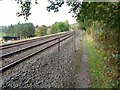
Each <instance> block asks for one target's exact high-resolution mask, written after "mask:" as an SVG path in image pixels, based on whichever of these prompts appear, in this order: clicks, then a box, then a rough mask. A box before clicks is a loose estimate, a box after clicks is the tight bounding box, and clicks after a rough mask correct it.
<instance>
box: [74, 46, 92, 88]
mask: <svg viewBox="0 0 120 90" xmlns="http://www.w3.org/2000/svg"><path fill="white" fill-rule="evenodd" d="M74 79H75V85H74V87H75V88H89V87H90V77H89V68H88V61H87V55H86V49H85V47H84V45H83V50H82V58H81V62H80V73H79V74H77V75H76V76H75V77H74Z"/></svg>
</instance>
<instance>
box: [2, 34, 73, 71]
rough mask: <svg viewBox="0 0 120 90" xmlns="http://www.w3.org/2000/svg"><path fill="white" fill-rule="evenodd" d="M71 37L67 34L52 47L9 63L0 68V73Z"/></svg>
mask: <svg viewBox="0 0 120 90" xmlns="http://www.w3.org/2000/svg"><path fill="white" fill-rule="evenodd" d="M71 36H73V34H69V35H68V36H67V37H66V38H64V39H62V40H58V41H57V42H55V43H54V44H52V45H48V46H47V47H45V48H43V49H41V50H38V51H36V52H33V53H31V54H29V55H27V56H25V57H23V58H21V59H19V60H17V61H15V62H12V63H10V64H8V65H6V66H4V67H2V68H0V72H4V71H5V70H8V69H9V68H11V67H13V66H15V65H17V64H19V63H20V62H22V61H24V60H26V59H27V58H30V57H32V56H34V55H35V54H37V53H39V52H42V51H44V50H46V49H48V48H50V47H52V46H54V45H56V44H58V43H60V42H62V41H64V40H66V39H68V38H69V37H71ZM57 39H60V38H57ZM57 39H56V40H57Z"/></svg>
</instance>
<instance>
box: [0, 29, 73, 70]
mask: <svg viewBox="0 0 120 90" xmlns="http://www.w3.org/2000/svg"><path fill="white" fill-rule="evenodd" d="M73 34H74V31H71V32H66V33H62V34H56V35H52V36H48V37H43V38H36V39H32V40H26V41H21V42H16V43H12V44H8V45H3V46H0V50H1V51H2V54H1V55H0V58H2V59H1V60H0V62H1V63H2V66H1V67H0V71H2V72H3V71H5V70H7V69H9V68H11V67H13V66H15V65H17V64H19V63H20V62H22V61H24V60H26V59H27V58H29V57H32V56H33V55H35V54H37V53H39V52H41V51H43V50H45V49H47V48H50V47H52V46H54V45H56V44H58V43H60V42H62V41H64V40H65V39H67V38H69V37H72V36H73Z"/></svg>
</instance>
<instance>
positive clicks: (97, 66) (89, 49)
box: [84, 36, 118, 88]
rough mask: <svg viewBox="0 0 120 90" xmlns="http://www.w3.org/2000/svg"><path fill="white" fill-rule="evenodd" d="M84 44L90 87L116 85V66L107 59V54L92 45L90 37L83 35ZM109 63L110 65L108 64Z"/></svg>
mask: <svg viewBox="0 0 120 90" xmlns="http://www.w3.org/2000/svg"><path fill="white" fill-rule="evenodd" d="M84 45H85V47H86V53H87V56H88V64H89V70H90V77H91V87H92V88H113V87H117V84H118V82H117V76H118V72H117V67H116V66H114V64H111V63H110V61H109V60H108V59H107V57H108V56H107V54H106V53H105V52H104V51H102V50H100V49H99V50H98V49H96V48H95V47H94V45H95V43H94V42H93V40H92V38H90V37H88V36H85V37H84ZM110 64H111V65H110Z"/></svg>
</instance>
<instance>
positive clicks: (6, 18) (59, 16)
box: [0, 0, 76, 26]
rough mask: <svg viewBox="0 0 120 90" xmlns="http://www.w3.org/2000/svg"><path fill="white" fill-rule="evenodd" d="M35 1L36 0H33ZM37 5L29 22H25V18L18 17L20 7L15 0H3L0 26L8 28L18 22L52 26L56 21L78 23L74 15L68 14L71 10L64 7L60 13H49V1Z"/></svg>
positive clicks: (0, 6)
mask: <svg viewBox="0 0 120 90" xmlns="http://www.w3.org/2000/svg"><path fill="white" fill-rule="evenodd" d="M32 1H34V0H32ZM38 3H39V4H37V5H35V4H34V3H33V5H32V9H31V13H32V15H31V16H30V17H29V20H28V21H25V20H24V18H23V17H17V16H16V12H17V11H20V8H19V5H18V4H17V2H15V0H3V1H0V26H6V25H11V24H16V23H18V22H21V23H25V22H32V23H33V24H34V25H47V26H49V25H52V24H53V23H55V22H56V21H57V22H59V21H65V20H68V21H69V23H70V24H72V23H76V20H75V18H73V17H72V14H70V13H68V12H69V10H70V8H69V7H67V6H66V4H64V5H63V7H62V8H60V11H59V12H58V13H54V12H53V11H52V12H48V11H47V9H46V6H48V5H49V3H48V1H47V0H38Z"/></svg>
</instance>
